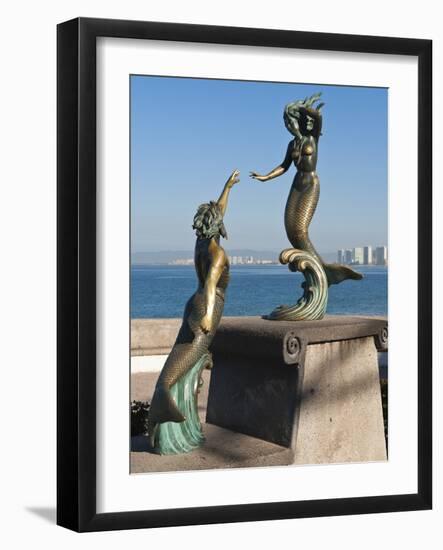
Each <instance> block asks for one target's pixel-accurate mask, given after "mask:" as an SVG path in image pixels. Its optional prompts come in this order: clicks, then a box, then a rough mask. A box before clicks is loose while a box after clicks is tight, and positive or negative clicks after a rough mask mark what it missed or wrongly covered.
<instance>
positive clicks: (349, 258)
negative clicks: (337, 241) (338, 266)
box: [344, 248, 352, 264]
mask: <svg viewBox="0 0 443 550" xmlns="http://www.w3.org/2000/svg"><path fill="white" fill-rule="evenodd" d="M344 263H345V264H352V250H351V249H350V248H347V249H346V250H345V261H344Z"/></svg>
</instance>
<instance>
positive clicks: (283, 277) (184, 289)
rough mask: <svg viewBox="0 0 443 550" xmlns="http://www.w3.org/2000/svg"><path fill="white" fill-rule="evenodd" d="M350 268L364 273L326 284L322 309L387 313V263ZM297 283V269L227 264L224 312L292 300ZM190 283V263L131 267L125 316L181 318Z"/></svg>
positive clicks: (257, 311)
mask: <svg viewBox="0 0 443 550" xmlns="http://www.w3.org/2000/svg"><path fill="white" fill-rule="evenodd" d="M355 269H356V271H359V272H360V273H362V274H363V276H364V278H363V279H362V280H361V281H344V282H343V283H340V284H339V285H332V286H331V287H330V288H329V302H328V310H327V313H328V314H336V315H387V309H388V306H387V293H388V288H387V286H388V270H387V268H386V267H381V266H362V267H356V268H355ZM302 282H303V276H302V275H301V274H300V273H291V272H289V271H288V268H287V267H286V266H282V265H263V266H262V265H245V266H231V279H230V283H229V286H228V289H227V292H226V296H225V308H224V315H227V316H230V315H265V314H267V313H270V312H271V311H272V310H273V309H274V307H276V306H278V305H280V304H294V303H295V302H296V301H297V299H298V298H299V297H300V296H301V295H302V289H301V286H300V285H301V283H302ZM196 288H197V278H196V274H195V270H194V267H193V266H169V265H165V266H157V265H156V266H154V265H145V266H142V265H137V266H132V268H131V318H132V319H138V318H162V317H163V318H165V317H181V316H182V315H183V309H184V306H185V304H186V301H187V300H188V298H189V297H190V296H191V295H192V294H193V293H194V292H195V290H196Z"/></svg>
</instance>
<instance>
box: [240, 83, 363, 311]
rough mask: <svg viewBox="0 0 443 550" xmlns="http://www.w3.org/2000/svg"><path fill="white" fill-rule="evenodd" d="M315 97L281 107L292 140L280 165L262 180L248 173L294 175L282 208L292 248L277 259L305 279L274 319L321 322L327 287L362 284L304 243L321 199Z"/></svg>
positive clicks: (351, 272)
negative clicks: (346, 282) (291, 301)
mask: <svg viewBox="0 0 443 550" xmlns="http://www.w3.org/2000/svg"><path fill="white" fill-rule="evenodd" d="M320 95H321V94H320V93H318V94H314V95H313V96H311V97H309V98H306V99H304V100H298V101H295V102H293V103H289V104H288V105H286V107H285V110H284V115H283V119H284V122H285V126H286V128H287V130H288V131H289V132H290V133H291V134H292V135H293V136H294V139H293V140H291V141H290V142H289V144H288V148H287V150H286V156H285V158H284V160H283V162H282V163H281V164H280V165H279V166H277V167H276V168H274V170H272V171H271V172H269V173H268V174H266V175H264V176H262V175H260V174H257V172H251V173H250V176H251V177H252V178H254V179H256V180H259V181H268V180H270V179H273V178H276V177H278V176H281V175H282V174H284V173H285V172H286V171H287V170H288V169H289V167H290V166H291V164H292V163H294V165H295V167H296V169H297V172H296V174H295V177H294V181H293V183H292V186H291V190H290V192H289V196H288V200H287V203H286V209H285V228H286V234H287V236H288V239H289V241H290V243H291V244H292V246H293V247H294V248H289V249H285V250H283V251H282V252H281V254H280V262H281V263H282V264H288V266H289V269H290V270H291V271H301V272H302V273H303V275H304V277H305V281H304V282H303V284H302V287H303V289H304V292H303V295H302V297H301V298H300V299H299V300H298V302H297V303H296V304H295V305H293V306H279V307H277V308H276V309H275V310H274V311H273V312H272V313H271V314H270V315H269V316H267V317H268V318H269V319H275V320H313V319H321V318H322V317H323V316H324V314H325V311H326V306H327V302H328V287H329V285H332V284H337V283H341V282H342V281H344V280H346V279H361V278H362V275H361V274H360V273H357V272H356V271H354V270H353V269H351V268H350V267H347V266H344V265H340V264H327V263H325V262H323V260H322V259H321V257H320V256H319V254H318V253H317V251H316V250H315V248H314V245H313V244H312V243H311V241H310V239H309V234H308V229H309V224H310V223H311V220H312V217H313V215H314V212H315V209H316V207H317V203H318V199H319V195H320V180H319V177H318V175H317V172H316V168H317V154H318V141H319V138H320V135H321V128H322V114H321V108H322V107H323V105H324V104H323V103H319V104H318V105H317V106H314V104H315V103H316V102H317V101H318V100H319V98H320Z"/></svg>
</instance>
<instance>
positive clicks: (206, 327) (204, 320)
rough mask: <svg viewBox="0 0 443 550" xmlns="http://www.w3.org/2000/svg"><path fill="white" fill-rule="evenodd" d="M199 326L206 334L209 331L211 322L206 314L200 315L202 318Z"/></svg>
mask: <svg viewBox="0 0 443 550" xmlns="http://www.w3.org/2000/svg"><path fill="white" fill-rule="evenodd" d="M200 328H201V329H202V331H203V332H204V333H205V334H207V333H208V332H211V329H212V322H211V318H210V317H209V316H208V315H204V316H203V317H202V320H201V321H200Z"/></svg>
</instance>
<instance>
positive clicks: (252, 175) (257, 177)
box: [249, 172, 268, 181]
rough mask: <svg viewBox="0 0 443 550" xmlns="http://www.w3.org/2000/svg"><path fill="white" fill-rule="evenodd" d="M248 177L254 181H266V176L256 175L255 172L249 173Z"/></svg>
mask: <svg viewBox="0 0 443 550" xmlns="http://www.w3.org/2000/svg"><path fill="white" fill-rule="evenodd" d="M249 177H250V178H252V179H254V180H258V181H267V180H268V177H267V176H261V175H260V174H257V172H249Z"/></svg>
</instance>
